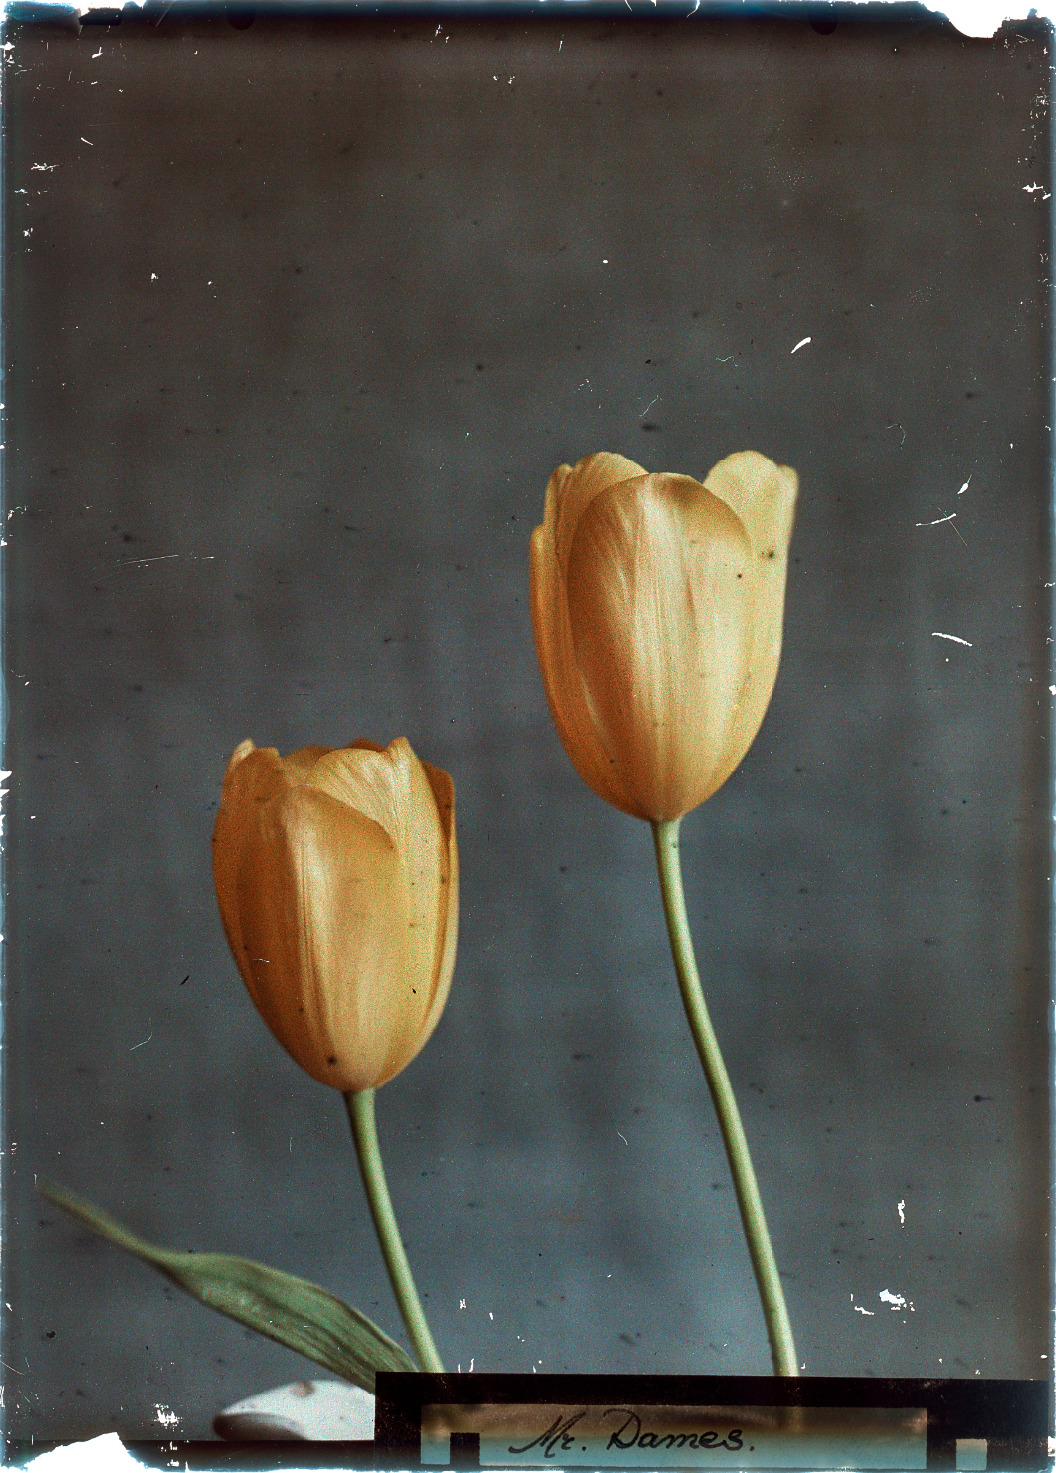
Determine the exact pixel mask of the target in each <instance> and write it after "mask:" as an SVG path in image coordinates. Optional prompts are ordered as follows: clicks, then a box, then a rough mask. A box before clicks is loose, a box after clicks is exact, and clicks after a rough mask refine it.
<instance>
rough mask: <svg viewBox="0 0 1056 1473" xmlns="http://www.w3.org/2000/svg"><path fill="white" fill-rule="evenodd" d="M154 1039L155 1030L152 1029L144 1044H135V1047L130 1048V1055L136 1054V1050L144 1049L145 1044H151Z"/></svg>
mask: <svg viewBox="0 0 1056 1473" xmlns="http://www.w3.org/2000/svg"><path fill="white" fill-rule="evenodd" d="M153 1037H154V1029H153V1028H151V1030H150V1032H149V1033H148V1034H147V1036H146V1038H144V1039H143V1042H142V1043H134V1044H133V1045H132V1047H131V1048H130V1049H129V1053H130V1054H131V1053H133V1052H134V1051H135V1050H136V1049H137V1048H142V1047H143V1044H144V1043H149V1042H150V1040H151V1039H152V1038H153Z"/></svg>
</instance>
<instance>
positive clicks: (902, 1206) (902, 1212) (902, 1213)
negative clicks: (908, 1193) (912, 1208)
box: [898, 1198, 906, 1227]
mask: <svg viewBox="0 0 1056 1473" xmlns="http://www.w3.org/2000/svg"><path fill="white" fill-rule="evenodd" d="M898 1220H899V1222H900V1223H901V1224H902V1226H903V1227H905V1225H906V1202H905V1198H903V1199H902V1201H901V1202H899V1204H898Z"/></svg>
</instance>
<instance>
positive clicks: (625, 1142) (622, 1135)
mask: <svg viewBox="0 0 1056 1473" xmlns="http://www.w3.org/2000/svg"><path fill="white" fill-rule="evenodd" d="M616 1134H617V1135H618V1136H619V1138H620V1140H621V1141H622V1142H623V1144H624V1145H625V1146H629V1145H630V1144H631V1143H630V1141H629V1140H628V1139H627V1137H626V1136H625V1135H624V1133H623V1131H622V1130H618V1131H617V1132H616Z"/></svg>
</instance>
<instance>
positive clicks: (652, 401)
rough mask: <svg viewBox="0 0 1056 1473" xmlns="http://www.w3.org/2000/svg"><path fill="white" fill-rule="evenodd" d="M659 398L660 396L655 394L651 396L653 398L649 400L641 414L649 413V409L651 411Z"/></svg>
mask: <svg viewBox="0 0 1056 1473" xmlns="http://www.w3.org/2000/svg"><path fill="white" fill-rule="evenodd" d="M659 398H660V395H659V394H655V395H654V396H653V398H652V399H650V400H649V403H648V404H647V405H646V406H645V408H644V409H643V410H642V414H648V413H649V411H650V409H652V407H653V405H654V404H655V403H656V402H657V400H658V399H659Z"/></svg>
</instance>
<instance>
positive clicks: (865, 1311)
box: [854, 1304, 876, 1319]
mask: <svg viewBox="0 0 1056 1473" xmlns="http://www.w3.org/2000/svg"><path fill="white" fill-rule="evenodd" d="M854 1307H855V1309H856V1310H857V1311H858V1313H859V1314H867V1315H869V1317H870V1318H871V1319H875V1318H876V1310H875V1309H863V1308H862V1306H861V1305H860V1304H856V1305H855V1306H854Z"/></svg>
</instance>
